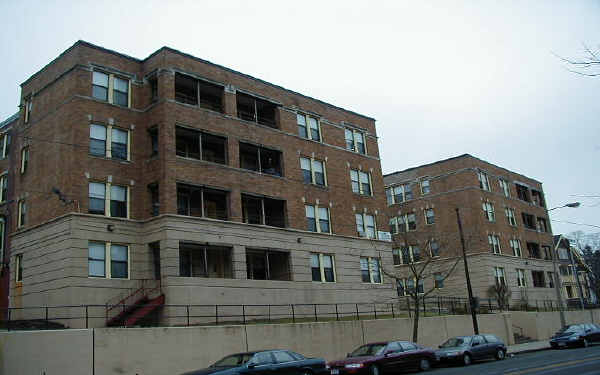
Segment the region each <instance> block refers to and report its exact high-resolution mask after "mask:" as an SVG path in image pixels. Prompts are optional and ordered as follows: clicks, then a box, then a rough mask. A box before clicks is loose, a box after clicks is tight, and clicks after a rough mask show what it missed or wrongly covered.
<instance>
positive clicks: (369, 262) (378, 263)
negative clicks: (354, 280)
mask: <svg viewBox="0 0 600 375" xmlns="http://www.w3.org/2000/svg"><path fill="white" fill-rule="evenodd" d="M360 259H367V264H368V265H369V278H370V279H371V281H370V283H371V284H383V272H382V271H381V259H380V258H377V257H360ZM373 261H375V262H376V264H377V265H378V271H379V280H380V281H379V282H376V281H374V280H373V276H374V274H375V271H374V267H373ZM359 267H361V264H360V262H359ZM361 281H362V268H361ZM362 282H363V283H367V282H366V281H362Z"/></svg>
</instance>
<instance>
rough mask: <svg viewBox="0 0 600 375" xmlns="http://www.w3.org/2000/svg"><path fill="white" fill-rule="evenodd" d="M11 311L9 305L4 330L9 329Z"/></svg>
mask: <svg viewBox="0 0 600 375" xmlns="http://www.w3.org/2000/svg"><path fill="white" fill-rule="evenodd" d="M11 311H12V309H11V308H10V307H9V308H8V320H7V321H6V330H7V331H10V312H11Z"/></svg>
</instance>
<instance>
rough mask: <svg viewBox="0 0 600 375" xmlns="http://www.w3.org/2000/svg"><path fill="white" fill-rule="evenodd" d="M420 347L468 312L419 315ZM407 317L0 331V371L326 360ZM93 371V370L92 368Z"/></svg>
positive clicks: (540, 318) (548, 325)
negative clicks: (248, 358) (278, 357)
mask: <svg viewBox="0 0 600 375" xmlns="http://www.w3.org/2000/svg"><path fill="white" fill-rule="evenodd" d="M566 314H567V315H566V316H567V322H568V323H579V322H591V321H592V318H593V319H594V320H593V321H594V322H598V318H600V311H586V312H578V311H574V312H567V313H566ZM478 322H479V327H480V331H481V332H485V333H493V334H496V335H498V336H499V337H501V338H502V339H503V340H504V341H505V342H506V343H507V344H509V345H510V344H512V343H513V335H512V331H513V324H514V325H518V326H520V327H523V328H524V329H525V330H526V331H525V334H527V335H528V336H531V337H534V338H538V339H546V338H548V337H549V336H550V335H551V334H552V333H554V332H555V331H556V330H557V329H558V328H559V326H560V319H559V315H558V313H525V312H512V313H505V314H489V315H479V316H478ZM419 325H420V329H419V343H421V344H423V345H426V346H430V347H437V345H439V344H440V343H441V342H442V341H444V340H445V339H446V338H448V337H451V336H456V335H464V334H470V333H471V332H472V329H473V328H472V322H471V317H470V316H469V315H454V316H440V317H428V318H421V320H420V324H419ZM411 338H412V320H411V319H406V318H404V319H380V320H359V321H343V322H322V323H321V322H316V323H300V324H265V325H247V326H210V327H167V328H96V329H89V330H74V329H72V330H63V331H32V332H23V331H13V332H1V333H0V373H1V374H34V375H38V374H43V373H44V371H45V373H46V374H47V375H51V374H59V373H60V374H67V375H70V374H74V375H75V374H78V375H80V374H83V375H86V374H90V375H91V374H95V375H109V374H110V375H113V374H139V375H142V374H144V375H152V374H166V373H168V374H179V373H182V372H185V371H188V370H193V369H198V368H202V367H206V366H208V365H209V364H211V363H213V362H215V361H216V360H218V359H220V358H222V357H223V356H225V355H227V354H230V353H235V352H241V351H246V350H259V349H273V348H286V349H291V350H294V351H297V352H299V353H302V354H304V355H307V356H318V357H324V358H325V359H327V360H332V359H336V358H341V357H344V356H345V354H346V353H347V352H349V351H351V350H352V349H354V348H356V347H357V346H359V345H361V344H364V343H367V342H372V341H381V340H390V339H399V340H411ZM92 369H93V370H92Z"/></svg>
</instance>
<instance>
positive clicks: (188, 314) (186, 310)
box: [185, 305, 190, 327]
mask: <svg viewBox="0 0 600 375" xmlns="http://www.w3.org/2000/svg"><path fill="white" fill-rule="evenodd" d="M185 316H186V318H187V326H188V327H189V326H190V305H185Z"/></svg>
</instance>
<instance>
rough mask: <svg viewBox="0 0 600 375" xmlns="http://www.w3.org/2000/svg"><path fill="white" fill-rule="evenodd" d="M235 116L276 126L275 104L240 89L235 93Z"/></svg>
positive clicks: (272, 126)
mask: <svg viewBox="0 0 600 375" xmlns="http://www.w3.org/2000/svg"><path fill="white" fill-rule="evenodd" d="M236 102H237V116H238V117H239V118H241V119H242V120H246V121H252V122H256V123H258V124H262V125H266V126H269V127H271V128H278V126H277V121H276V119H275V113H276V112H277V104H274V103H272V102H269V101H267V100H263V99H259V98H256V97H254V96H250V95H247V94H244V93H242V92H240V91H238V92H237V94H236Z"/></svg>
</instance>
